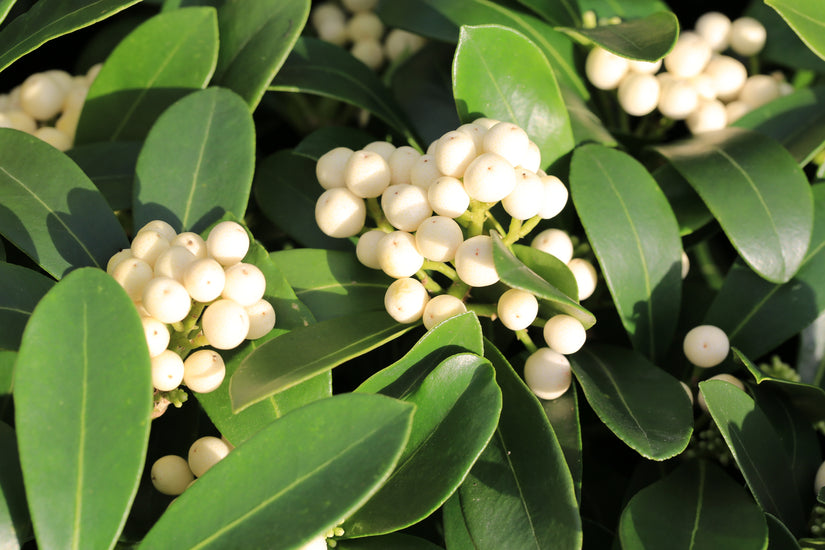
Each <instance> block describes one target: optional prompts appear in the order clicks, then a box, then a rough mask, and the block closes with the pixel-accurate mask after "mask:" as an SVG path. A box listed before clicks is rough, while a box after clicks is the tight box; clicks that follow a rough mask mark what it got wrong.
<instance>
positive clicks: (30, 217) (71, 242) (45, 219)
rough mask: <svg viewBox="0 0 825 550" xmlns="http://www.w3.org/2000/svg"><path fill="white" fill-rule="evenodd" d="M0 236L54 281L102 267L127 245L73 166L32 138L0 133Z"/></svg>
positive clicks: (109, 213) (97, 193)
mask: <svg viewBox="0 0 825 550" xmlns="http://www.w3.org/2000/svg"><path fill="white" fill-rule="evenodd" d="M0 196H2V197H3V204H1V205H0V233H2V234H3V236H4V237H5V238H7V239H8V240H9V241H11V242H12V243H14V245H15V246H17V248H19V249H20V250H22V251H23V252H25V253H26V254H27V255H28V256H30V257H31V258H32V259H33V260H34V261H35V262H37V263H38V264H39V265H40V266H41V267H42V268H43V269H44V270H46V271H47V272H48V273H49V274H51V275H53V276H54V277H56V278H60V277H62V276H63V275H64V274H65V273H66V272H67V271H68V270H69V269H71V268H74V267H80V266H97V267H103V268H105V267H106V263H107V262H108V261H109V258H110V257H111V256H112V255H113V254H114V253H115V252H117V251H118V250H120V249H122V248H128V246H129V242H128V240H127V239H126V235H125V234H124V233H123V229H122V228H121V227H120V223H119V222H118V221H117V218H115V215H114V214H113V213H112V211H111V209H110V208H109V205H108V204H107V203H106V200H105V199H104V198H103V196H102V195H101V194H100V191H98V190H97V187H95V186H94V184H93V183H92V182H91V181H89V178H87V177H86V175H85V174H84V173H83V171H82V170H81V169H80V168H78V167H77V165H76V164H75V163H74V162H72V161H71V160H69V159H68V157H66V155H64V154H63V153H61V152H60V151H58V150H57V149H55V148H54V147H52V146H51V145H48V144H46V143H45V142H43V141H40V140H39V139H37V138H36V137H34V136H31V135H29V134H24V133H23V132H18V131H16V130H10V129H7V128H0Z"/></svg>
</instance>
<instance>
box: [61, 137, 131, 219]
mask: <svg viewBox="0 0 825 550" xmlns="http://www.w3.org/2000/svg"><path fill="white" fill-rule="evenodd" d="M142 145H143V144H142V143H140V142H137V141H114V142H100V143H90V144H88V145H80V146H78V147H75V148H73V149H69V150H68V151H66V154H67V155H68V156H69V158H70V159H72V160H73V161H75V163H76V164H77V165H78V166H80V169H81V170H83V172H84V173H85V174H86V175H87V176H88V177H89V179H90V180H92V183H94V184H95V186H96V187H97V188H98V189H99V190H100V192H101V193H102V194H103V197H104V198H105V199H106V202H108V203H109V206H110V207H111V208H112V210H128V209H130V208H132V184H133V183H134V181H135V165H136V164H137V158H138V153H140V148H141V146H142Z"/></svg>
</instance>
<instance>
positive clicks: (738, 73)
mask: <svg viewBox="0 0 825 550" xmlns="http://www.w3.org/2000/svg"><path fill="white" fill-rule="evenodd" d="M704 74H706V75H707V76H709V77H710V79H711V82H713V87H714V89H715V90H716V97H718V98H719V99H721V100H722V101H731V100H733V99H735V98H736V97H737V96H738V95H739V91H740V90H741V89H742V86H744V85H745V81H746V80H747V79H748V70H747V69H746V68H745V65H743V64H742V62H741V61H739V60H738V59H734V58H733V57H730V56H727V55H717V56H714V57H713V59H711V60H710V62H709V63H708V66H707V67H705V73H704Z"/></svg>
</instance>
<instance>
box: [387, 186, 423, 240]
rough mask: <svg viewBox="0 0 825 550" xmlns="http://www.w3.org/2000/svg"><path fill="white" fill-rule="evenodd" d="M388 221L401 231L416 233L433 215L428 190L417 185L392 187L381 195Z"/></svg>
mask: <svg viewBox="0 0 825 550" xmlns="http://www.w3.org/2000/svg"><path fill="white" fill-rule="evenodd" d="M381 209H382V210H383V211H384V215H385V216H386V217H387V221H388V222H390V224H391V225H392V226H393V227H395V228H396V229H400V230H401V231H415V230H416V228H417V227H418V226H419V225H421V222H423V221H424V220H426V219H427V218H429V217H430V215H431V214H432V213H433V210H432V208H431V207H430V202H429V200H427V190H426V189H424V188H422V187H418V186H417V185H410V184H404V183H402V184H398V185H390V186H389V187H387V189H386V190H385V191H384V193H383V194H382V195H381Z"/></svg>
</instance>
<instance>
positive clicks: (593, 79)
mask: <svg viewBox="0 0 825 550" xmlns="http://www.w3.org/2000/svg"><path fill="white" fill-rule="evenodd" d="M629 68H630V67H629V64H628V60H627V59H625V58H624V57H619V56H618V55H616V54H613V53H610V52H609V51H607V50H605V49H603V48H600V47H599V46H596V47H594V48H593V49H592V50H590V52H589V53H588V54H587V60H586V61H585V65H584V71H585V74H586V75H587V79H588V80H589V81H590V83H591V84H593V86H595V87H596V88H599V89H600V90H613V89H616V88H617V87H618V86H619V83H620V82H621V81H622V79H623V78H624V77H625V75H626V74H627V71H628V70H629Z"/></svg>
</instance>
